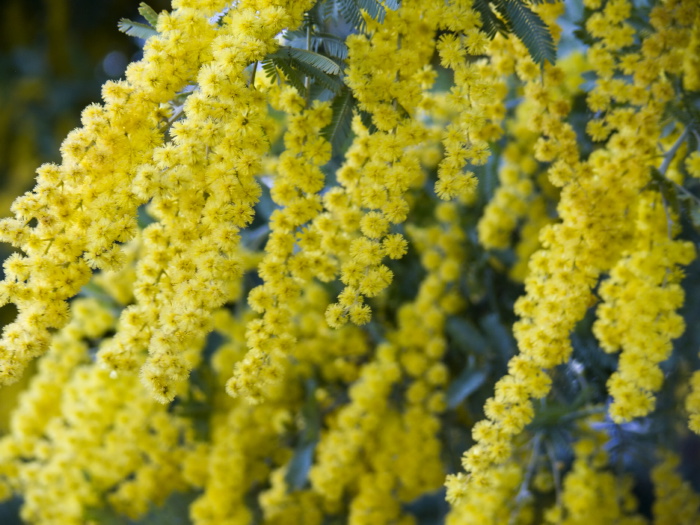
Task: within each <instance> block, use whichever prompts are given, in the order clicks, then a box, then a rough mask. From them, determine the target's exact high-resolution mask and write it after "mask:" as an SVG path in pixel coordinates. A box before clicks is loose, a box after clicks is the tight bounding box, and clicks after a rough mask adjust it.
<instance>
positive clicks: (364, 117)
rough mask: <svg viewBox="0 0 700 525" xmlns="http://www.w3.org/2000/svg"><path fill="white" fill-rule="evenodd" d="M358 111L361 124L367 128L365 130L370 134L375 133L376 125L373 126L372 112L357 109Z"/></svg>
mask: <svg viewBox="0 0 700 525" xmlns="http://www.w3.org/2000/svg"><path fill="white" fill-rule="evenodd" d="M359 113H360V120H361V121H362V125H363V126H364V127H366V128H367V132H368V133H369V134H370V135H371V134H372V133H375V132H376V131H377V126H375V125H374V122H373V121H372V114H371V113H369V112H367V111H365V110H362V109H361V110H360V111H359Z"/></svg>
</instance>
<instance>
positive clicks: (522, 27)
mask: <svg viewBox="0 0 700 525" xmlns="http://www.w3.org/2000/svg"><path fill="white" fill-rule="evenodd" d="M494 4H495V5H496V7H497V8H498V10H499V12H500V13H501V14H502V15H503V18H504V19H505V20H506V24H507V26H508V29H509V30H510V31H512V32H513V33H514V34H515V36H517V37H518V38H519V39H520V41H521V42H522V43H523V44H524V45H525V47H526V48H527V50H528V52H529V53H530V57H532V60H534V61H535V62H536V63H538V64H540V65H544V62H545V61H547V62H551V63H554V61H555V60H556V58H557V54H556V46H555V45H554V40H553V39H552V35H551V33H550V32H549V29H548V28H547V24H545V23H544V22H543V21H542V19H541V18H540V17H539V15H538V14H537V13H535V12H534V11H532V10H531V9H530V8H529V7H528V6H526V5H525V4H524V3H523V2H522V0H496V1H495V2H494Z"/></svg>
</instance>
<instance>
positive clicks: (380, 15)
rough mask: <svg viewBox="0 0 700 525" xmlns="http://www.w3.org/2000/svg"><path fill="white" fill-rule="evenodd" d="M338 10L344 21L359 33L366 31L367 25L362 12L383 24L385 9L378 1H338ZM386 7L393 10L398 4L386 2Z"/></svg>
mask: <svg viewBox="0 0 700 525" xmlns="http://www.w3.org/2000/svg"><path fill="white" fill-rule="evenodd" d="M338 3H339V6H338V10H339V11H340V14H341V15H342V16H343V18H344V19H345V21H346V22H347V23H348V24H350V25H351V26H352V27H354V28H355V29H357V30H358V31H361V32H363V33H364V32H366V31H367V24H366V23H365V19H364V18H363V16H362V11H365V12H366V13H367V14H368V15H369V16H370V17H371V18H373V19H374V20H376V21H377V22H379V23H382V22H384V16H385V15H386V8H385V7H384V5H383V4H382V3H381V2H379V1H378V0H338ZM386 4H387V7H389V8H390V9H395V8H396V7H398V5H399V2H397V1H390V2H386Z"/></svg>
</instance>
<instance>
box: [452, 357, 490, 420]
mask: <svg viewBox="0 0 700 525" xmlns="http://www.w3.org/2000/svg"><path fill="white" fill-rule="evenodd" d="M489 371H490V370H489V367H488V366H485V367H482V368H465V369H464V370H463V371H462V373H461V374H459V376H457V378H455V380H454V381H452V383H450V386H449V387H448V388H447V393H446V397H447V407H448V408H450V409H452V408H455V407H456V406H457V405H459V404H461V403H462V402H463V401H464V400H465V399H466V398H467V397H469V396H470V395H471V394H473V393H474V392H476V391H477V390H478V389H479V387H480V386H481V385H483V384H484V382H485V381H486V378H487V377H488V375H489Z"/></svg>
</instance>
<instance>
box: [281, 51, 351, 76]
mask: <svg viewBox="0 0 700 525" xmlns="http://www.w3.org/2000/svg"><path fill="white" fill-rule="evenodd" d="M270 56H276V57H280V58H287V59H291V60H295V61H298V62H301V63H304V64H306V65H309V66H311V67H314V68H316V69H319V70H321V71H323V72H324V73H326V74H328V75H339V74H340V66H339V65H338V64H337V62H334V61H333V60H331V59H330V58H328V57H326V56H323V55H322V54H320V53H316V52H315V51H309V50H306V49H300V48H298V47H291V46H281V47H280V48H279V49H278V50H277V51H275V52H274V53H272V54H271V55H270Z"/></svg>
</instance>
